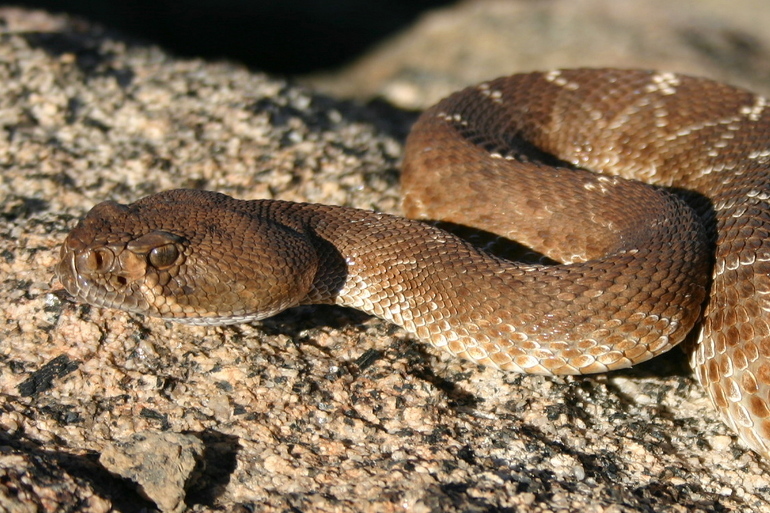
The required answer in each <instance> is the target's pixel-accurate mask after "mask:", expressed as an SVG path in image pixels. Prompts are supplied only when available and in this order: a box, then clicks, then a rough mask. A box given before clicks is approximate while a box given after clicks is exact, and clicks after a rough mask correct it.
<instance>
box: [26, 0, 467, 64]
mask: <svg viewBox="0 0 770 513" xmlns="http://www.w3.org/2000/svg"><path fill="white" fill-rule="evenodd" d="M451 3H453V2H452V0H364V1H362V0H334V1H326V2H319V1H318V0H283V1H280V2H277V1H275V0H252V1H248V2H244V1H236V0H224V1H219V2H213V1H211V0H188V1H186V2H178V1H175V0H117V1H115V0H96V1H92V0H22V1H21V2H19V3H18V4H17V5H21V6H24V7H29V8H42V9H47V10H51V11H53V12H66V13H69V14H75V15H80V16H83V17H86V18H87V19H89V20H91V21H96V22H99V23H102V24H103V25H105V26H107V27H111V28H116V29H119V30H122V31H125V32H126V33H128V34H131V35H133V36H135V37H140V38H144V39H148V40H150V41H153V42H155V43H157V44H160V45H161V46H163V47H165V48H166V49H168V50H171V51H173V52H175V53H177V54H179V55H182V56H196V57H205V58H226V59H231V60H236V61H240V62H243V63H245V64H246V65H248V66H251V67H254V68H256V69H259V70H263V71H268V72H272V73H281V74H297V73H308V72H312V71H318V70H322V69H327V68H331V67H336V66H339V65H341V64H344V63H345V62H349V61H351V60H353V59H355V58H356V57H357V56H359V55H361V54H363V53H365V52H366V51H367V50H368V49H370V48H371V47H373V46H374V45H375V44H377V43H378V42H379V41H382V40H383V39H385V38H387V37H388V36H389V35H391V34H394V33H396V32H398V31H399V30H402V29H404V28H405V27H406V26H407V25H408V24H409V23H411V22H412V21H413V20H414V19H415V18H417V17H418V16H419V15H420V14H421V13H422V12H423V11H425V10H427V9H430V8H434V7H439V6H442V5H447V4H451Z"/></svg>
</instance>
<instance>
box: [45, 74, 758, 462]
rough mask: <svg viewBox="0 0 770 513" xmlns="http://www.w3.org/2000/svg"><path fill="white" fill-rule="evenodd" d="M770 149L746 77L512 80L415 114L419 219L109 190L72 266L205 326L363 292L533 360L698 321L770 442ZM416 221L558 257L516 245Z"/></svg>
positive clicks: (100, 283) (416, 322)
mask: <svg viewBox="0 0 770 513" xmlns="http://www.w3.org/2000/svg"><path fill="white" fill-rule="evenodd" d="M769 162H770V108H768V105H767V103H766V101H765V99H763V98H761V97H759V96H755V95H753V94H751V93H749V92H747V91H744V90H741V89H737V88H734V87H731V86H728V85H724V84H721V83H718V82H714V81H710V80H706V79H700V78H693V77H687V76H683V75H676V74H672V73H659V72H648V71H635V70H613V69H596V70H589V69H579V70H561V71H551V72H546V73H529V74H521V75H514V76H510V77H504V78H500V79H496V80H492V81H489V82H485V83H483V84H480V85H478V86H474V87H469V88H467V89H465V90H463V91H461V92H459V93H455V94H454V95H451V96H450V97H448V98H446V99H445V100H443V101H441V102H440V103H438V104H437V105H435V106H434V107H432V108H430V109H428V110H427V111H425V112H424V113H423V114H422V116H421V117H420V119H419V120H418V121H417V122H416V124H415V125H414V127H413V128H412V131H411V133H410V135H409V138H408V140H407V145H406V150H405V156H404V163H403V170H402V188H403V191H404V192H403V196H404V211H405V214H406V215H407V216H408V217H411V218H413V219H416V220H412V219H406V218H402V217H396V216H391V215H386V214H381V213H376V212H370V211H364V210H357V209H351V208H343V207H335V206H326V205H316V204H300V203H291V202H283V201H277V200H254V201H243V200H236V199H233V198H230V197H228V196H224V195H221V194H217V193H214V192H206V191H196V190H172V191H167V192H161V193H159V194H155V195H152V196H148V197H146V198H143V199H140V200H139V201H137V202H135V203H133V204H130V205H121V204H117V203H115V202H104V203H101V204H99V205H97V206H96V207H94V208H93V210H92V211H91V212H90V213H89V214H88V215H87V216H86V217H85V218H84V219H83V220H81V221H80V223H79V224H78V225H77V227H75V228H74V229H73V231H72V232H71V233H70V235H69V236H68V237H67V240H66V242H65V243H64V245H63V247H62V253H61V254H62V260H61V263H60V264H58V266H57V268H56V273H57V275H58V278H59V280H60V281H61V282H62V284H63V285H64V286H65V288H66V289H67V290H68V291H69V292H70V293H71V294H72V295H74V296H75V297H76V298H77V299H79V300H81V301H85V302H88V303H91V304H94V305H99V306H105V307H112V308H120V309H124V310H128V311H132V312H138V313H142V314H147V315H153V316H160V317H164V318H172V319H176V320H180V321H182V322H188V323H196V324H228V323H237V322H248V321H252V320H256V319H262V318H265V317H268V316H271V315H274V314H276V313H278V312H280V311H282V310H284V309H286V308H289V307H292V306H296V305H302V304H316V303H327V304H338V305H345V306H350V307H353V308H357V309H360V310H363V311H364V312H367V313H369V314H373V315H376V316H378V317H381V318H384V319H387V320H388V321H391V322H393V323H396V324H398V325H400V326H402V327H404V328H405V329H406V330H407V331H408V332H410V333H412V334H414V335H415V336H416V337H417V338H419V339H420V340H423V341H427V342H430V343H431V344H433V345H434V346H437V347H442V348H445V349H446V350H448V351H450V352H451V353H452V354H454V355H457V356H459V357H463V358H467V359H470V360H473V361H476V362H479V363H483V364H487V365H492V366H495V367H498V368H500V369H505V370H512V371H518V372H527V373H540V374H579V373H591V372H601V371H607V370H612V369H617V368H622V367H628V366H630V365H633V364H635V363H638V362H641V361H644V360H646V359H649V358H651V357H653V356H655V355H657V354H660V353H662V352H664V351H667V350H668V349H670V348H671V347H673V346H674V345H676V344H678V343H680V342H682V341H683V340H684V339H685V338H686V337H687V335H688V334H689V333H690V332H692V336H691V337H689V338H688V340H692V342H691V344H692V345H693V346H694V347H693V349H692V357H691V361H692V365H693V367H694V369H695V373H696V375H697V378H698V380H699V381H700V382H701V383H702V384H703V386H704V387H706V389H707V390H708V393H709V395H710V397H711V400H712V402H713V403H714V405H715V406H716V408H717V410H718V411H719V412H720V414H721V416H722V418H723V419H724V421H725V422H726V423H727V424H728V425H730V426H731V427H732V428H733V429H734V430H735V431H736V432H737V433H738V434H739V435H740V437H741V438H742V439H743V441H744V442H745V443H746V444H748V446H749V447H751V448H752V449H753V450H755V451H757V452H758V453H760V454H762V455H764V456H766V457H767V456H770V314H768V311H770V302H769V301H770V238H769V237H768V232H769V231H770V203H768V201H769V200H770V178H769V177H770V174H769V173H768V165H769ZM642 182H646V184H645V183H642ZM421 219H431V220H445V221H449V222H452V223H457V224H462V225H470V226H475V227H478V228H480V229H482V230H486V231H489V232H494V233H497V234H499V235H501V236H504V237H506V238H510V239H513V240H517V241H520V242H522V243H523V244H525V245H527V246H529V247H530V248H532V250H534V251H536V252H538V253H539V254H540V255H542V257H543V259H550V260H553V261H554V262H552V263H550V264H546V263H542V262H541V263H527V262H514V261H509V260H505V259H502V258H499V257H497V256H494V255H491V254H488V253H485V252H484V251H482V250H480V249H477V248H475V247H474V246H472V245H470V244H469V243H467V242H465V241H463V240H462V239H460V238H458V237H457V236H455V235H452V234H450V233H448V232H447V231H444V230H442V229H440V228H438V227H436V226H434V225H431V224H428V223H424V222H422V221H420V220H421Z"/></svg>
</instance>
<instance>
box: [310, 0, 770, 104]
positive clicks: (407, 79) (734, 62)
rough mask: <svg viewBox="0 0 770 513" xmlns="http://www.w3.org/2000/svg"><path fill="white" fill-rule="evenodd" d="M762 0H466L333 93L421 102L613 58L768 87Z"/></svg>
mask: <svg viewBox="0 0 770 513" xmlns="http://www.w3.org/2000/svg"><path fill="white" fill-rule="evenodd" d="M768 22H770V14H768V5H767V2H766V0H737V1H733V2H725V1H723V0H677V1H675V2H672V1H670V0H645V1H638V0H543V1H538V0H534V1H533V0H467V1H465V2H461V3H459V4H458V5H457V6H455V7H448V8H445V9H437V10H435V11H432V12H428V13H427V14H425V15H424V16H423V17H422V19H421V20H419V22H417V23H415V24H414V25H413V26H411V27H410V28H408V29H407V30H405V31H404V32H403V33H402V34H401V35H400V36H399V37H397V38H394V39H392V40H388V41H385V42H384V43H383V44H382V45H381V46H380V47H379V48H378V49H376V50H374V51H372V52H369V53H367V54H365V55H364V56H363V57H362V58H361V59H359V60H358V61H357V62H355V63H354V64H353V65H351V66H349V67H348V69H345V70H342V71H341V72H335V73H333V74H329V75H325V76H316V77H309V79H308V83H311V84H313V85H314V86H316V87H318V88H320V89H322V90H324V91H326V92H331V93H333V94H335V95H336V96H346V97H356V98H360V99H369V98H371V97H373V96H381V97H383V98H385V99H386V100H388V101H389V102H392V103H394V104H396V105H399V106H401V107H403V108H419V109H422V108H425V107H427V106H428V105H432V104H433V103H435V102H436V101H438V100H439V99H441V98H443V97H444V96H446V95H447V94H449V93H451V92H453V91H456V90H458V89H460V88H462V87H464V86H467V85H469V84H474V83H477V82H481V81H483V80H488V79H490V78H494V77H497V76H500V75H507V74H511V73H514V72H517V71H532V70H543V69H553V68H565V67H567V68H575V67H580V66H589V67H590V66H593V67H596V66H615V67H620V68H628V67H636V68H654V69H662V70H668V71H678V72H681V73H690V74H695V75H704V76H708V77H711V78H715V79H719V80H725V81H728V82H730V83H732V84H735V85H740V86H744V87H751V88H753V89H754V90H756V91H757V92H760V93H763V94H770V32H768V30H767V24H768Z"/></svg>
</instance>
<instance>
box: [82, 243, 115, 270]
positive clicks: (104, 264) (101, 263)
mask: <svg viewBox="0 0 770 513" xmlns="http://www.w3.org/2000/svg"><path fill="white" fill-rule="evenodd" d="M114 259H115V255H113V254H112V251H110V250H109V249H106V248H98V249H92V250H90V251H88V253H87V254H86V255H85V259H83V260H81V262H82V263H83V264H84V265H85V267H86V268H87V269H88V270H89V271H91V272H99V273H103V272H107V271H109V269H110V268H111V267H112V262H113V260H114Z"/></svg>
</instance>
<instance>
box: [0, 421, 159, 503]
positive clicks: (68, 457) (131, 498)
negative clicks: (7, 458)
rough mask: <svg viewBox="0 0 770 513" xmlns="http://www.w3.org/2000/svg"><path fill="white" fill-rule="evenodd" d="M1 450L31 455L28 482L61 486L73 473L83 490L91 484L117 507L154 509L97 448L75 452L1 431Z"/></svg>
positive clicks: (95, 490) (29, 456) (36, 484)
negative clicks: (112, 469)
mask: <svg viewBox="0 0 770 513" xmlns="http://www.w3.org/2000/svg"><path fill="white" fill-rule="evenodd" d="M0 452H2V453H5V454H9V453H10V454H14V453H15V454H20V455H27V456H28V461H29V463H30V465H31V468H32V469H33V470H32V472H30V473H29V474H28V475H27V476H26V478H25V479H26V481H27V483H26V484H28V485H34V486H36V487H39V488H42V489H45V488H48V487H53V488H54V489H56V490H59V488H60V487H61V482H62V480H63V479H65V478H66V477H67V476H69V478H71V479H72V480H73V481H74V482H75V483H76V485H77V486H78V487H79V488H80V490H81V491H82V492H86V494H87V490H88V488H90V489H92V490H93V492H94V493H95V495H97V496H99V497H102V498H104V499H107V500H109V501H110V502H111V503H112V507H113V510H114V511H117V512H120V513H140V512H142V511H152V510H154V505H153V503H152V502H149V501H147V500H146V499H144V498H142V497H141V496H140V495H139V494H138V492H137V491H136V488H135V487H134V486H133V485H132V484H131V483H130V482H129V481H126V480H124V479H122V478H120V477H116V476H114V475H112V474H111V473H109V472H108V471H107V470H106V469H105V468H104V467H103V466H102V465H101V464H100V463H99V454H98V453H97V452H95V451H88V452H86V453H85V454H72V453H69V452H67V451H66V450H65V449H64V448H62V447H51V448H47V447H46V446H45V445H43V444H41V443H39V442H35V441H32V440H30V439H28V438H26V437H24V436H23V435H19V434H10V433H7V432H0ZM62 500H63V499H62ZM60 506H62V507H66V505H64V504H60ZM73 506H74V504H73ZM73 511H74V510H73Z"/></svg>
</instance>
